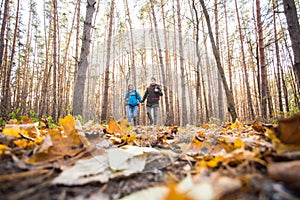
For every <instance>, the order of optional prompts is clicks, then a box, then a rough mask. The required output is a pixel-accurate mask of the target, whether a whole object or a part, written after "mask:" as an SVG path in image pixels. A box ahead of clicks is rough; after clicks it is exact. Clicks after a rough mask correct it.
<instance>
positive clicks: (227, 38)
mask: <svg viewBox="0 0 300 200" xmlns="http://www.w3.org/2000/svg"><path fill="white" fill-rule="evenodd" d="M224 15H225V30H226V46H227V62H228V73H229V89H230V91H231V92H233V87H232V62H231V53H230V44H229V33H228V17H227V7H226V2H225V3H224Z"/></svg>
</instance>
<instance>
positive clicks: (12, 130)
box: [3, 125, 21, 138]
mask: <svg viewBox="0 0 300 200" xmlns="http://www.w3.org/2000/svg"><path fill="white" fill-rule="evenodd" d="M20 132H21V130H20V128H19V126H18V125H15V126H10V127H9V128H4V129H3V134H4V135H8V136H13V137H16V138H20V137H21V136H20V134H19V133H20Z"/></svg>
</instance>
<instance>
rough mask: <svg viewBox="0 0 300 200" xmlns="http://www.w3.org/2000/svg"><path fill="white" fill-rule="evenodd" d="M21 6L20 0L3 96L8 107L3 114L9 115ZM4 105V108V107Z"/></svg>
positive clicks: (5, 105) (4, 104)
mask: <svg viewBox="0 0 300 200" xmlns="http://www.w3.org/2000/svg"><path fill="white" fill-rule="evenodd" d="M19 8H20V0H18V2H17V11H16V21H15V27H14V35H13V43H12V47H11V56H10V62H9V63H8V68H7V70H6V76H5V78H6V82H5V91H4V96H3V106H4V107H5V108H6V110H5V113H4V115H2V116H8V114H9V113H10V112H11V109H12V108H11V100H10V99H11V95H10V94H11V91H10V90H11V88H10V82H11V73H12V67H13V62H14V57H15V50H16V40H17V34H18V29H19V27H18V25H19ZM4 107H3V108H4Z"/></svg>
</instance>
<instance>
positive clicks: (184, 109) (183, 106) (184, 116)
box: [177, 0, 188, 126]
mask: <svg viewBox="0 0 300 200" xmlns="http://www.w3.org/2000/svg"><path fill="white" fill-rule="evenodd" d="M177 25H178V37H179V54H180V58H179V62H180V72H181V92H182V93H181V95H182V97H181V101H182V102H181V109H182V114H181V116H182V124H181V125H183V126H185V125H186V124H187V122H188V121H187V120H188V118H187V106H186V85H185V73H186V72H185V70H184V54H183V43H182V26H181V12H180V1H179V0H177Z"/></svg>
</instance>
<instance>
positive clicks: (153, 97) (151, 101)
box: [143, 84, 163, 107]
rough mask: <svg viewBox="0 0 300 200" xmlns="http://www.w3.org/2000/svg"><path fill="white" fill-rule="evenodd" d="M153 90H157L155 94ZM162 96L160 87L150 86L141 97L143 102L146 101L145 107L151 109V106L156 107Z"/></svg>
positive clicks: (156, 85)
mask: <svg viewBox="0 0 300 200" xmlns="http://www.w3.org/2000/svg"><path fill="white" fill-rule="evenodd" d="M155 88H156V89H157V90H158V91H157V92H155ZM162 95H163V93H162V91H161V88H160V85H158V84H151V85H150V86H149V87H148V88H147V90H146V92H145V94H144V96H143V102H144V101H145V100H146V99H147V106H149V107H152V106H153V105H158V101H159V100H160V97H161V96H162Z"/></svg>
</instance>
